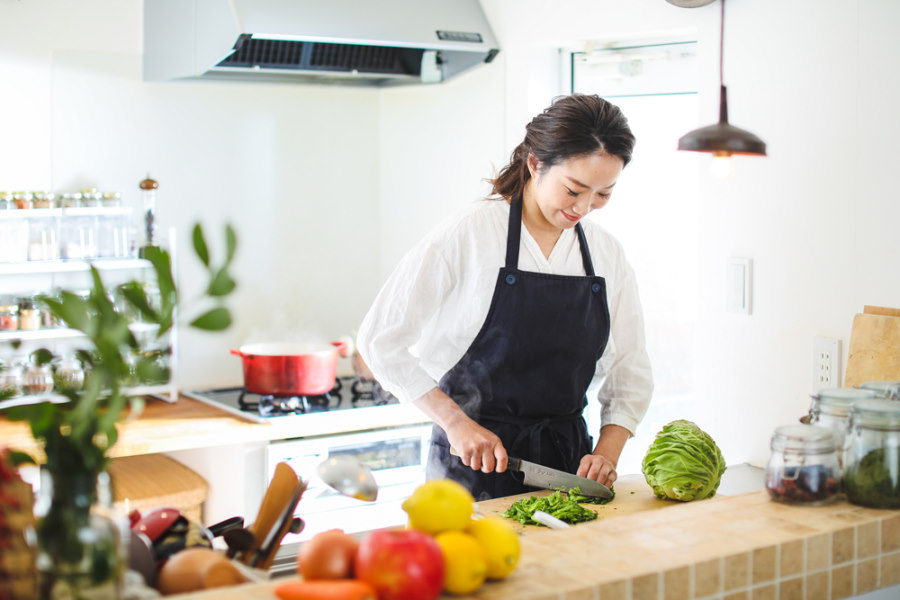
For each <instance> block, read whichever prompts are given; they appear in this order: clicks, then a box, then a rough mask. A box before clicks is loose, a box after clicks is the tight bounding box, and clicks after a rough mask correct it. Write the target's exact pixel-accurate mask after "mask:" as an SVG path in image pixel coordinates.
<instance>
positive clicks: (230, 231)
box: [225, 225, 237, 267]
mask: <svg viewBox="0 0 900 600" xmlns="http://www.w3.org/2000/svg"><path fill="white" fill-rule="evenodd" d="M235 250H237V234H236V233H235V232H234V228H233V227H232V226H231V225H225V266H226V267H227V266H228V265H230V264H231V261H232V259H234V252H235Z"/></svg>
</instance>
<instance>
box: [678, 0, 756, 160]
mask: <svg viewBox="0 0 900 600" xmlns="http://www.w3.org/2000/svg"><path fill="white" fill-rule="evenodd" d="M670 1H671V2H672V3H673V4H675V3H676V2H675V0H670ZM721 2H722V14H721V20H720V30H719V122H718V123H716V124H715V125H708V126H707V127H701V128H700V129H694V130H693V131H689V132H688V133H686V134H684V135H683V136H681V138H679V140H678V149H679V150H691V151H693V152H709V153H711V154H713V155H714V156H715V158H719V159H721V158H726V159H727V158H728V157H729V156H731V155H732V154H749V155H756V156H765V155H766V143H765V142H764V141H762V140H761V139H760V138H759V137H757V136H756V135H754V134H752V133H750V132H749V131H747V130H746V129H741V128H740V127H735V126H734V125H731V124H730V123H728V94H727V90H726V89H725V84H724V83H723V77H722V73H723V68H722V65H723V62H724V48H725V0H721ZM704 3H707V2H704Z"/></svg>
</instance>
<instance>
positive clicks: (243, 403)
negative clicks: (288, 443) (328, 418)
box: [184, 376, 398, 423]
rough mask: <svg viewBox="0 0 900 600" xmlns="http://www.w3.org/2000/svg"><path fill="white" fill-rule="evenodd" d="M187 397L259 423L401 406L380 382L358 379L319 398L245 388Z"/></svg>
mask: <svg viewBox="0 0 900 600" xmlns="http://www.w3.org/2000/svg"><path fill="white" fill-rule="evenodd" d="M184 395H185V396H188V397H190V398H194V399H195V400H199V401H200V402H204V403H206V404H209V405H211V406H214V407H215V408H218V409H221V410H224V411H227V412H229V413H231V414H233V415H235V416H238V417H240V418H242V419H246V420H248V421H253V422H255V423H267V422H270V421H272V420H273V419H275V420H278V419H279V418H281V417H287V418H290V417H297V416H300V415H304V414H315V413H326V412H332V411H340V410H350V409H354V408H367V407H372V406H384V405H388V404H398V400H397V398H396V397H394V396H393V395H392V394H391V393H389V392H387V391H385V390H384V388H382V387H381V386H380V385H379V384H378V383H377V382H375V381H372V380H368V379H362V378H360V377H355V376H344V377H338V378H337V379H335V382H334V387H333V388H332V389H331V390H330V391H328V392H326V393H324V394H321V395H316V396H270V395H263V394H257V393H255V392H251V391H249V390H246V389H244V388H243V387H225V388H213V389H206V390H192V391H187V392H184Z"/></svg>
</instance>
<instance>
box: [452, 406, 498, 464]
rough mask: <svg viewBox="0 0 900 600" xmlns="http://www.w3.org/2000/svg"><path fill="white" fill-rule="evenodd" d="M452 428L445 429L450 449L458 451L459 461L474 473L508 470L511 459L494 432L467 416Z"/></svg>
mask: <svg viewBox="0 0 900 600" xmlns="http://www.w3.org/2000/svg"><path fill="white" fill-rule="evenodd" d="M463 417H464V418H465V419H464V420H463V419H459V421H460V422H459V423H454V424H453V425H451V426H450V428H446V427H445V428H444V431H445V432H446V433H447V441H449V442H450V447H451V448H453V449H454V450H456V452H457V454H458V455H459V459H460V460H461V461H462V462H463V464H464V465H466V466H468V467H470V468H471V469H472V470H473V471H481V472H482V473H493V472H495V471H496V472H497V473H502V472H503V471H505V470H506V466H507V463H508V461H509V457H508V456H507V454H506V448H504V447H503V442H502V441H500V438H499V437H498V436H497V434H495V433H494V432H493V431H491V430H489V429H485V428H484V427H482V426H481V425H479V424H478V423H476V422H475V421H473V420H472V419H471V418H469V417H468V416H467V415H463Z"/></svg>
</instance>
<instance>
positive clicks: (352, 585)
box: [275, 579, 378, 600]
mask: <svg viewBox="0 0 900 600" xmlns="http://www.w3.org/2000/svg"><path fill="white" fill-rule="evenodd" d="M275 595H276V596H278V597H279V598H281V600H378V594H377V593H376V592H375V589H374V588H373V587H372V586H371V585H369V584H368V583H366V582H364V581H359V580H357V579H314V580H309V581H288V582H285V583H282V584H281V585H279V586H277V587H276V588H275Z"/></svg>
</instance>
